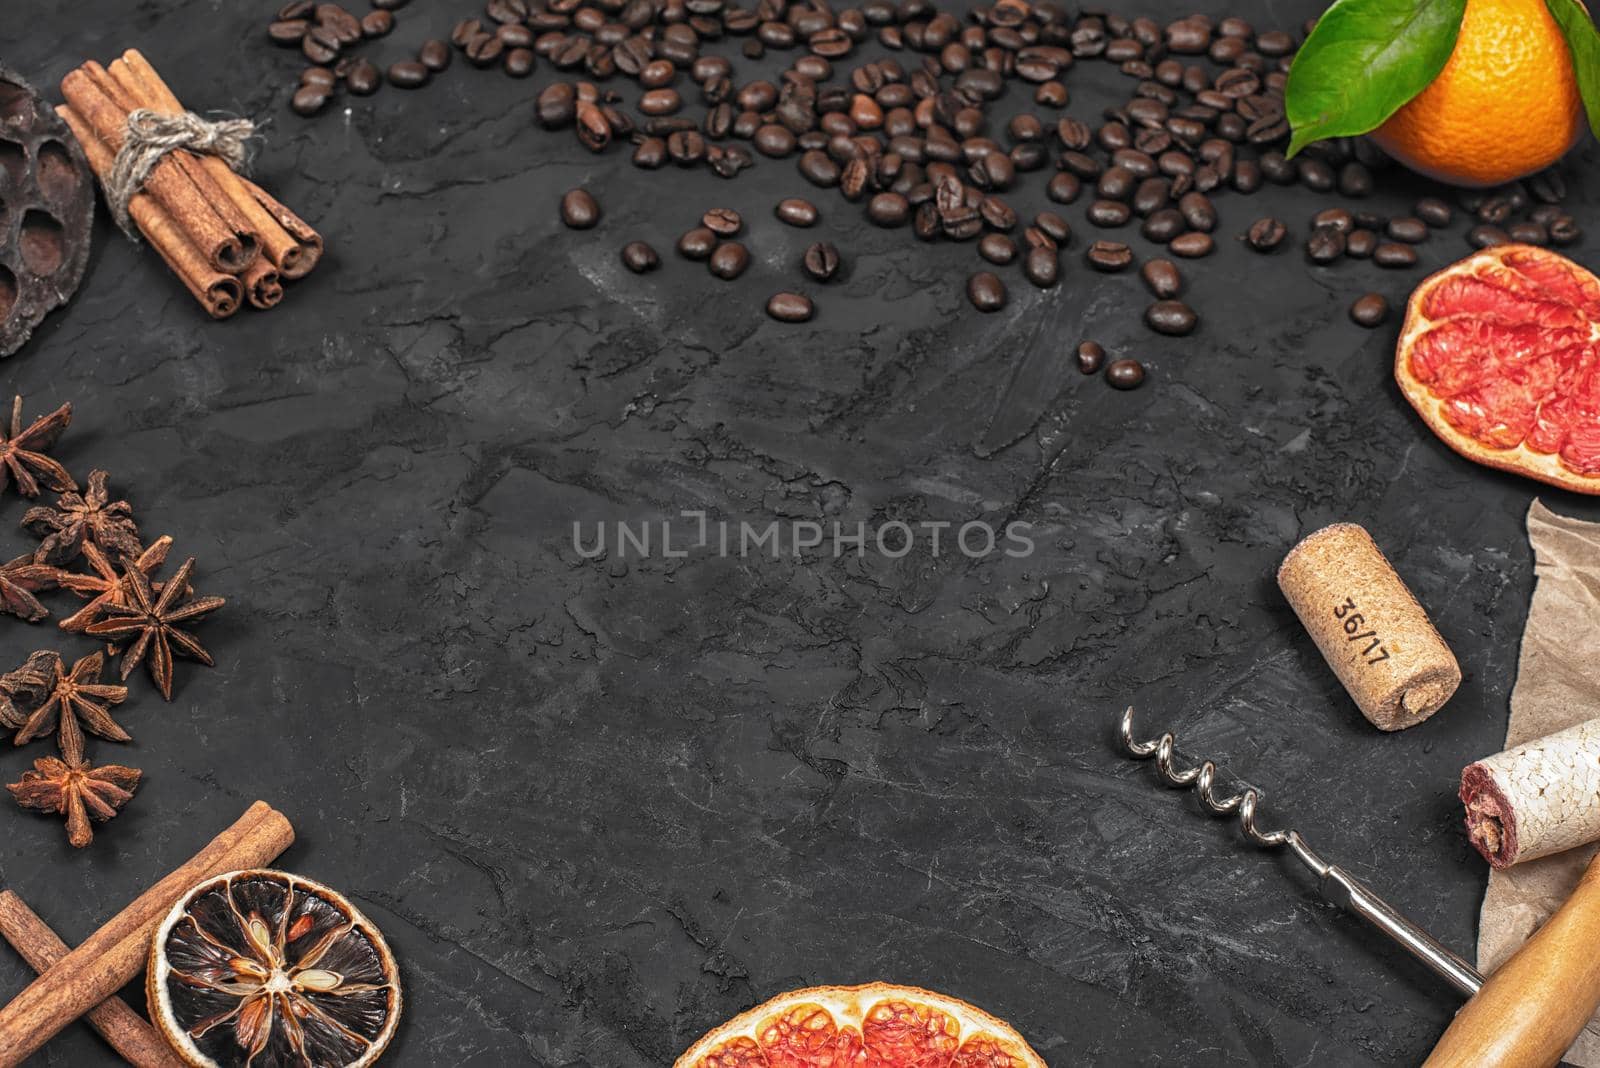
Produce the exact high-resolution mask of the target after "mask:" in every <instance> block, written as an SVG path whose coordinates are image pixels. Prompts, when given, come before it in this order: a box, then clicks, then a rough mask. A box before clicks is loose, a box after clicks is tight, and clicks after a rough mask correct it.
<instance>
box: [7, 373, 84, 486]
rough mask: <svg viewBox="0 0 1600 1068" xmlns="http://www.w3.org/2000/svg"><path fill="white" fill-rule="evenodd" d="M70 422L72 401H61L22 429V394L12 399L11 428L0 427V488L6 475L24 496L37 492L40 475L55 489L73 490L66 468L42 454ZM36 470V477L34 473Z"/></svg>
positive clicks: (75, 484) (74, 484) (74, 483)
mask: <svg viewBox="0 0 1600 1068" xmlns="http://www.w3.org/2000/svg"><path fill="white" fill-rule="evenodd" d="M71 422H72V405H70V404H63V405H62V406H61V407H59V408H57V409H56V410H55V411H53V412H51V413H50V414H49V415H46V416H41V417H40V418H38V419H35V420H34V421H33V422H32V423H31V424H30V425H29V426H28V429H26V430H24V429H22V397H21V396H18V397H17V399H16V400H14V401H13V402H12V403H11V432H10V433H6V432H5V430H4V429H0V464H3V465H4V467H3V469H0V489H3V488H4V487H5V484H6V482H7V481H8V480H9V479H15V480H16V482H17V492H18V493H20V494H22V495H23V496H24V497H37V496H39V479H41V478H42V479H43V480H44V483H45V485H47V486H49V487H50V488H51V489H53V490H56V491H57V492H61V491H65V490H75V489H77V488H78V484H77V483H76V482H74V481H72V476H71V475H69V474H67V469H66V468H65V467H62V466H61V465H60V464H58V463H56V462H55V461H54V460H52V459H50V457H48V456H46V455H45V454H44V450H45V449H48V448H50V447H51V446H52V445H54V444H55V443H56V439H57V438H59V437H61V432H62V431H63V430H65V429H67V424H68V423H71ZM36 472H37V477H35V473H36Z"/></svg>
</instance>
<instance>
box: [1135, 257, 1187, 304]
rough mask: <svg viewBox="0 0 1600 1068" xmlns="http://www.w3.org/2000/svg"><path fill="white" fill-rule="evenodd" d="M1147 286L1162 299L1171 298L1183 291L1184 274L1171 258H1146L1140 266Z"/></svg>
mask: <svg viewBox="0 0 1600 1068" xmlns="http://www.w3.org/2000/svg"><path fill="white" fill-rule="evenodd" d="M1139 276H1140V277H1141V278H1143V279H1144V284H1145V287H1146V288H1148V289H1149V290H1150V292H1151V293H1154V294H1155V295H1156V297H1157V298H1159V299H1161V300H1171V299H1172V298H1173V297H1176V296H1177V295H1178V294H1179V293H1180V292H1182V291H1183V275H1182V273H1181V272H1179V270H1178V265H1177V264H1175V263H1173V262H1172V261H1171V260H1163V259H1154V260H1146V261H1145V264H1144V266H1143V267H1140V268H1139Z"/></svg>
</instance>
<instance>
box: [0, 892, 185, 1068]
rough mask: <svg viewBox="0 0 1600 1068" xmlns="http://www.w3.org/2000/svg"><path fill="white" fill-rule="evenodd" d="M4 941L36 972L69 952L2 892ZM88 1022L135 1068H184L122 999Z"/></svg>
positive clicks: (47, 928)
mask: <svg viewBox="0 0 1600 1068" xmlns="http://www.w3.org/2000/svg"><path fill="white" fill-rule="evenodd" d="M0 937H4V938H5V940H6V941H7V942H10V943H11V945H12V948H14V949H15V950H16V951H17V953H18V954H19V955H21V957H22V959H23V960H25V961H27V962H28V966H29V967H30V968H32V969H33V970H34V971H36V972H42V971H45V970H46V969H48V968H49V967H50V966H51V965H53V964H55V963H56V961H58V960H60V959H61V958H62V957H65V956H66V955H67V953H68V952H69V947H68V946H67V944H66V943H65V942H63V941H61V938H60V937H59V936H58V935H57V934H56V933H55V932H54V931H52V930H51V929H50V926H49V924H47V923H45V922H44V920H42V919H40V918H39V916H38V914H37V913H35V912H34V911H33V910H32V909H30V908H29V907H28V905H27V902H25V901H23V900H22V898H20V897H18V896H17V895H16V894H13V893H12V892H11V891H10V890H4V891H0ZM85 1019H87V1020H88V1021H89V1026H90V1027H93V1028H94V1029H95V1030H96V1031H98V1032H99V1033H100V1037H101V1038H104V1039H105V1040H106V1042H108V1043H109V1044H110V1045H111V1048H112V1049H114V1050H116V1051H117V1052H118V1053H120V1054H121V1055H122V1059H123V1060H125V1061H127V1062H128V1063H129V1064H131V1065H133V1066H134V1068H183V1061H181V1060H179V1059H178V1055H177V1054H175V1053H173V1052H172V1047H171V1046H169V1045H167V1041H166V1039H164V1038H162V1037H161V1033H160V1032H159V1031H157V1030H156V1029H155V1028H154V1027H151V1026H150V1024H149V1023H147V1022H146V1021H145V1019H144V1017H142V1016H140V1015H139V1014H138V1013H136V1012H134V1011H133V1010H132V1009H130V1008H129V1007H128V1003H127V1002H125V1001H123V1000H122V999H121V998H120V997H110V998H107V999H106V1000H105V1001H102V1002H101V1003H100V1004H98V1005H96V1006H95V1007H94V1008H92V1009H90V1010H89V1013H88V1016H86V1017H85Z"/></svg>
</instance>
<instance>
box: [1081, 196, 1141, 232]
mask: <svg viewBox="0 0 1600 1068" xmlns="http://www.w3.org/2000/svg"><path fill="white" fill-rule="evenodd" d="M1084 214H1085V217H1086V218H1088V220H1089V223H1090V225H1092V226H1098V227H1100V228H1101V229H1109V228H1112V227H1117V226H1126V225H1127V224H1128V220H1129V219H1131V218H1133V209H1132V208H1130V207H1128V205H1126V204H1124V203H1122V202H1121V201H1120V200H1097V201H1095V202H1094V203H1093V204H1090V205H1089V210H1088V211H1087V212H1085V213H1084Z"/></svg>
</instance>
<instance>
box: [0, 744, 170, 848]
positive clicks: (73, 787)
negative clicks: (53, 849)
mask: <svg viewBox="0 0 1600 1068" xmlns="http://www.w3.org/2000/svg"><path fill="white" fill-rule="evenodd" d="M139 776H140V772H139V769H138V768H125V767H122V766H121V765H118V764H106V765H104V766H103V767H98V768H96V767H92V766H91V765H90V764H89V763H88V762H87V761H86V760H84V759H83V758H82V757H77V758H75V759H68V760H57V759H56V758H55V757H41V758H40V759H38V760H35V761H34V762H33V770H32V771H25V772H23V773H22V781H21V782H14V783H12V784H11V785H9V786H7V787H6V789H7V790H10V791H11V796H12V797H15V798H16V799H17V804H19V805H21V806H22V807H23V808H30V809H33V810H34V811H35V812H57V813H60V814H61V815H64V816H66V817H67V841H69V842H71V843H72V844H73V845H74V846H76V847H77V848H79V849H82V848H83V847H84V846H86V845H88V844H89V843H90V842H92V841H94V830H93V829H92V828H91V827H90V826H89V822H90V821H91V820H94V821H97V822H104V821H105V820H108V819H110V818H111V817H112V816H115V815H116V814H117V811H118V810H119V809H121V808H122V806H123V805H126V804H127V803H128V801H129V799H131V798H132V797H133V792H134V791H135V790H137V789H138V788H139Z"/></svg>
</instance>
